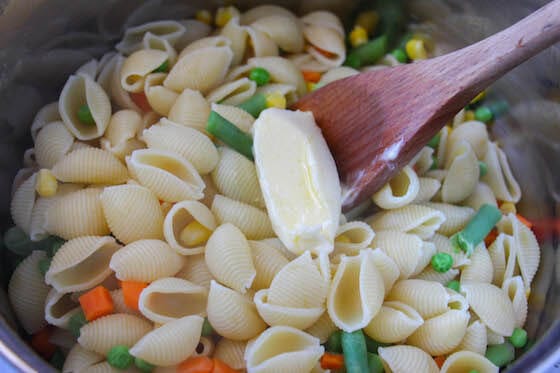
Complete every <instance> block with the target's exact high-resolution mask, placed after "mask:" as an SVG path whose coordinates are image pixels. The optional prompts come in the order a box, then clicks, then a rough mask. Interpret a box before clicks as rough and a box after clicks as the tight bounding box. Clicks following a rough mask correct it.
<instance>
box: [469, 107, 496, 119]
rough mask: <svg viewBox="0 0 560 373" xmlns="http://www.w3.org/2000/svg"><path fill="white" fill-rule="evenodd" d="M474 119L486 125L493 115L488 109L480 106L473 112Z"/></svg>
mask: <svg viewBox="0 0 560 373" xmlns="http://www.w3.org/2000/svg"><path fill="white" fill-rule="evenodd" d="M474 117H475V119H476V120H479V121H481V122H484V123H488V122H490V121H491V120H492V118H493V117H494V115H493V114H492V111H491V110H490V109H489V108H488V107H486V106H480V107H479V108H477V109H476V110H475V112H474Z"/></svg>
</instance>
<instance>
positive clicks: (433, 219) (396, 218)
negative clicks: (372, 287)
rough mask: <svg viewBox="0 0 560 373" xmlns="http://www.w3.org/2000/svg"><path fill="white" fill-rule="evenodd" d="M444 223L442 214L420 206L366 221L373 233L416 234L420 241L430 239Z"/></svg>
mask: <svg viewBox="0 0 560 373" xmlns="http://www.w3.org/2000/svg"><path fill="white" fill-rule="evenodd" d="M444 222H445V215H443V213H441V212H440V211H438V210H435V209H431V208H429V207H426V206H421V205H408V206H404V207H401V208H398V209H394V210H390V211H384V212H380V213H377V214H375V215H374V216H373V217H372V218H370V219H369V221H368V223H369V225H371V227H372V228H373V230H374V231H380V230H396V231H400V232H406V233H410V234H416V235H418V237H420V238H421V239H428V238H430V237H432V236H433V235H434V233H435V231H437V230H438V229H439V227H441V225H442V224H443V223H444Z"/></svg>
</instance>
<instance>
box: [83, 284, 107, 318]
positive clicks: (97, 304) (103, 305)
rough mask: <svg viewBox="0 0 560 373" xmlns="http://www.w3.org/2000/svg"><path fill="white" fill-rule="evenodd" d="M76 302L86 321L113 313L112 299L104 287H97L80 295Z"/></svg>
mask: <svg viewBox="0 0 560 373" xmlns="http://www.w3.org/2000/svg"><path fill="white" fill-rule="evenodd" d="M78 300H79V301H80V306H82V310H83V311H84V315H85V316H86V320H87V321H93V320H95V319H98V318H100V317H101V316H105V315H109V314H111V313H113V310H114V309H115V308H114V306H113V298H111V293H109V290H107V289H105V287H103V286H101V285H99V286H97V287H95V288H93V289H91V290H90V291H88V292H87V293H85V294H83V295H81V296H80V297H79V298H78Z"/></svg>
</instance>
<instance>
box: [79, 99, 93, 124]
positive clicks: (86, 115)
mask: <svg viewBox="0 0 560 373" xmlns="http://www.w3.org/2000/svg"><path fill="white" fill-rule="evenodd" d="M78 119H79V120H80V122H82V123H83V124H88V125H93V124H95V119H93V116H92V115H91V110H90V109H89V106H87V104H83V105H82V106H80V108H79V109H78Z"/></svg>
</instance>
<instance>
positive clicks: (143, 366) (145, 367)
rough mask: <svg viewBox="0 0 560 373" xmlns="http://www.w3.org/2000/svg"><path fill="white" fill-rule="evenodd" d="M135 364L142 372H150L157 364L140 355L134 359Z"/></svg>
mask: <svg viewBox="0 0 560 373" xmlns="http://www.w3.org/2000/svg"><path fill="white" fill-rule="evenodd" d="M134 365H136V368H138V370H140V371H141V372H142V373H150V372H151V371H152V370H154V368H155V366H153V365H152V364H150V363H148V362H147V361H146V360H142V359H140V358H139V357H137V358H135V359H134Z"/></svg>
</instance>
